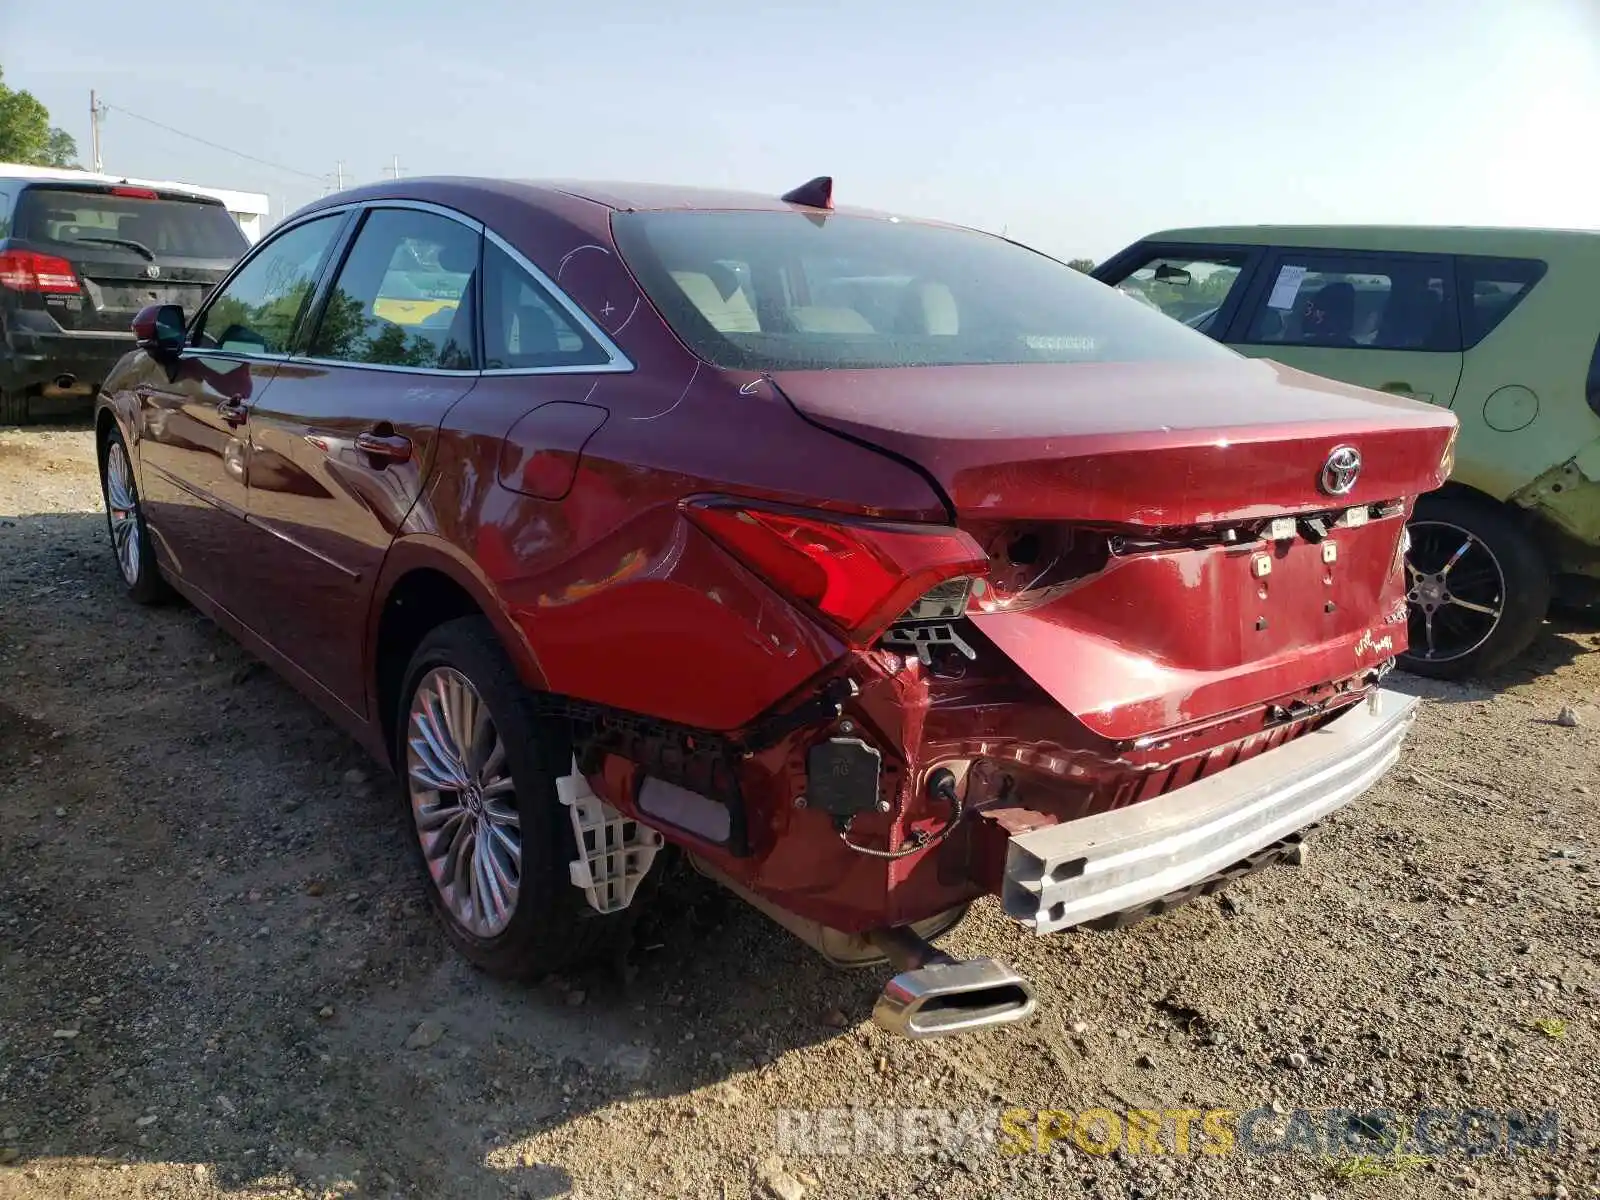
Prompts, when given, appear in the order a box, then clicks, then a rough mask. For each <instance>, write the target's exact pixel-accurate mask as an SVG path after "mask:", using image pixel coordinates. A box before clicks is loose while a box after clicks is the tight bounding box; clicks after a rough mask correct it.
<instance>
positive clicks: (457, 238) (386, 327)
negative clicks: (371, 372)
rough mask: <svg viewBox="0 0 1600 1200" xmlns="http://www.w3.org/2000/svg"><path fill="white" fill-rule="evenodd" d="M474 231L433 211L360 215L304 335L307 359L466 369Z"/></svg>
mask: <svg viewBox="0 0 1600 1200" xmlns="http://www.w3.org/2000/svg"><path fill="white" fill-rule="evenodd" d="M481 240H482V239H481V236H480V235H479V234H478V232H477V231H476V230H474V229H470V228H468V227H467V226H465V225H463V224H461V222H459V221H454V220H451V219H450V218H449V217H444V216H440V215H438V214H437V213H430V212H420V211H417V210H414V209H405V208H379V209H374V210H373V211H372V212H370V213H368V214H367V218H366V220H365V221H364V222H363V223H362V225H361V231H360V232H359V233H357V234H356V239H355V244H354V245H353V246H352V247H351V249H350V253H349V255H348V256H347V257H346V258H345V260H344V265H343V266H341V267H340V268H339V274H338V277H337V278H336V279H335V280H334V285H333V289H332V291H331V292H329V294H328V302H327V305H326V306H325V307H324V309H323V312H322V317H321V320H320V321H319V322H318V324H317V332H316V335H315V336H314V337H313V338H312V340H311V351H310V355H311V357H312V358H321V359H332V360H336V361H339V362H350V363H368V364H371V365H374V366H388V367H429V368H434V369H438V370H452V371H468V370H471V369H472V366H473V350H472V345H473V333H472V323H473V304H472V294H473V284H472V280H473V276H474V274H475V273H476V272H477V269H478V244H479V242H480V241H481Z"/></svg>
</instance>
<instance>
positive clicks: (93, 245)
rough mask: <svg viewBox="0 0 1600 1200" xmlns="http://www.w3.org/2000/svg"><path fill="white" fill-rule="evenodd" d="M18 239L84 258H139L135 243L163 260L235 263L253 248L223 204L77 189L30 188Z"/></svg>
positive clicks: (22, 202) (21, 202)
mask: <svg viewBox="0 0 1600 1200" xmlns="http://www.w3.org/2000/svg"><path fill="white" fill-rule="evenodd" d="M14 236H16V237H18V238H22V239H25V240H27V241H30V242H54V243H56V244H57V245H62V246H81V247H82V252H89V251H93V252H94V253H96V254H103V253H105V252H106V251H108V250H109V251H111V252H112V253H117V252H119V251H120V252H121V253H125V254H137V253H139V251H138V250H137V249H135V248H134V247H133V246H130V245H128V243H129V242H135V243H137V244H138V245H139V246H141V247H143V248H144V249H145V250H147V251H149V252H150V253H151V254H153V255H156V256H157V257H161V258H168V257H171V258H208V259H230V260H231V259H235V258H238V257H239V256H240V255H241V254H243V253H244V252H245V251H246V250H247V249H249V243H247V242H246V241H245V236H244V234H243V233H242V232H240V230H239V226H238V225H236V224H234V220H233V218H232V217H230V216H229V215H228V210H227V209H225V208H223V207H222V205H220V204H208V203H204V202H201V201H198V200H168V199H157V200H151V199H147V198H145V197H141V196H116V195H113V194H112V193H110V192H109V191H106V192H97V191H85V190H80V189H77V188H41V187H30V188H28V189H27V190H26V191H24V192H23V193H22V195H21V196H20V197H19V198H18V200H17V219H16V229H15V233H14Z"/></svg>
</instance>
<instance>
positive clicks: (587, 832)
mask: <svg viewBox="0 0 1600 1200" xmlns="http://www.w3.org/2000/svg"><path fill="white" fill-rule="evenodd" d="M556 794H557V795H558V796H559V797H560V798H561V803H562V804H564V805H566V808H567V813H568V815H569V816H570V817H571V818H572V833H573V837H574V840H576V842H577V844H578V857H577V858H575V859H573V860H572V863H571V866H570V870H571V874H572V885H573V886H574V887H577V888H582V889H583V893H584V895H585V897H587V899H588V901H589V907H590V908H592V909H594V910H595V911H596V912H602V913H613V912H621V911H622V910H623V909H625V908H627V907H628V905H630V904H632V903H633V893H634V892H635V891H636V890H637V889H638V887H639V881H640V880H641V879H643V878H644V877H645V875H646V874H648V873H649V871H650V864H651V863H652V862H654V861H655V857H656V851H658V850H660V849H661V846H662V844H663V841H664V839H663V838H662V836H661V835H660V834H659V833H657V832H656V831H655V830H654V829H651V828H650V827H649V826H648V825H641V824H639V822H638V821H635V820H634V819H633V818H632V817H625V816H623V815H622V814H621V813H619V812H618V811H617V810H616V809H614V808H612V807H611V806H610V805H609V804H607V803H606V802H605V801H604V800H602V799H600V797H599V796H596V795H595V794H594V791H593V790H592V789H591V788H590V787H589V781H588V780H587V779H585V778H584V777H583V775H582V774H581V773H580V772H579V770H578V763H577V760H573V763H572V773H571V774H570V775H566V776H563V777H562V778H560V779H558V780H556Z"/></svg>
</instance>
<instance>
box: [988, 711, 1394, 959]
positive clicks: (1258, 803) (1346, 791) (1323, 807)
mask: <svg viewBox="0 0 1600 1200" xmlns="http://www.w3.org/2000/svg"><path fill="white" fill-rule="evenodd" d="M1416 709H1417V701H1416V700H1415V699H1414V698H1412V697H1409V696H1405V695H1402V694H1401V693H1399V692H1395V691H1391V690H1389V689H1375V690H1374V691H1373V692H1372V693H1371V694H1370V695H1369V696H1368V697H1367V698H1366V699H1365V700H1364V701H1363V702H1361V703H1359V704H1357V705H1355V706H1354V707H1352V708H1351V709H1350V710H1349V711H1348V712H1346V713H1344V714H1342V715H1340V716H1338V717H1336V718H1334V719H1333V720H1331V721H1329V722H1328V723H1327V724H1326V725H1324V726H1322V727H1321V728H1319V729H1316V730H1313V731H1312V732H1310V733H1307V734H1305V735H1304V736H1302V737H1299V738H1296V739H1294V740H1293V741H1290V742H1287V743H1285V744H1284V745H1281V746H1279V747H1277V748H1276V749H1273V750H1269V751H1267V752H1265V753H1263V754H1260V755H1257V756H1256V757H1255V758H1252V759H1250V760H1249V761H1247V762H1243V763H1239V764H1237V765H1236V766H1233V767H1231V768H1229V769H1228V770H1225V771H1221V772H1219V773H1217V774H1216V775H1212V776H1209V777H1207V778H1204V779H1200V780H1197V781H1196V782H1194V783H1191V784H1188V785H1187V786H1185V787H1181V788H1178V789H1176V790H1175V791H1172V792H1169V793H1167V794H1166V795H1163V796H1158V797H1155V798H1152V799H1149V800H1144V801H1140V802H1139V803H1136V804H1130V805H1127V806H1125V807H1123V808H1118V809H1113V810H1111V811H1109V812H1103V813H1097V814H1095V815H1092V816H1087V817H1082V818H1080V819H1078V820H1075V821H1067V822H1063V823H1061V824H1058V825H1051V826H1047V827H1045V828H1042V829H1037V830H1033V831H1030V832H1027V833H1022V834H1018V835H1015V836H1013V837H1012V838H1011V840H1010V843H1009V845H1008V848H1007V854H1006V865H1005V880H1004V887H1003V892H1002V899H1003V901H1004V904H1005V909H1006V912H1007V913H1009V914H1010V915H1011V916H1012V917H1014V918H1016V919H1017V920H1018V921H1020V922H1022V923H1023V924H1025V925H1027V926H1029V927H1030V928H1032V929H1034V930H1036V931H1037V932H1039V933H1049V932H1052V931H1053V930H1057V929H1063V928H1066V927H1068V926H1071V925H1079V924H1082V923H1084V922H1086V921H1092V920H1094V919H1096V918H1098V917H1103V916H1106V915H1108V914H1111V913H1116V912H1122V911H1125V910H1127V909H1133V908H1137V907H1139V906H1141V905H1145V904H1149V903H1150V902H1152V901H1155V900H1159V899H1160V898H1161V897H1163V896H1165V895H1168V894H1169V893H1172V892H1178V891H1182V890H1184V889H1186V888H1189V887H1191V886H1193V885H1194V884H1196V883H1198V882H1200V881H1202V880H1204V879H1206V878H1207V877H1209V876H1212V875H1215V874H1217V873H1218V872H1221V871H1224V870H1226V869H1227V868H1228V867H1229V866H1231V865H1232V864H1234V863H1236V862H1239V861H1241V860H1243V859H1245V858H1247V857H1249V856H1250V855H1251V854H1253V853H1255V852H1256V851H1258V850H1260V849H1262V848H1263V847H1266V846H1269V845H1271V844H1272V843H1274V842H1277V841H1280V840H1282V839H1283V838H1285V837H1287V836H1288V835H1290V834H1292V833H1294V832H1295V831H1297V830H1300V829H1303V828H1305V827H1306V826H1308V825H1311V824H1314V823H1315V822H1317V821H1319V820H1321V819H1322V818H1323V817H1325V816H1327V815H1328V814H1329V813H1331V812H1333V811H1334V810H1335V809H1338V808H1341V807H1343V806H1344V805H1346V804H1348V803H1349V802H1350V801H1352V800H1354V799H1355V798H1356V797H1358V796H1360V795H1361V794H1362V793H1363V792H1365V791H1366V790H1367V789H1368V788H1370V787H1371V786H1372V785H1373V784H1374V783H1376V782H1377V780H1378V779H1379V777H1380V776H1382V775H1383V773H1384V772H1385V771H1387V770H1388V769H1389V767H1390V766H1392V765H1393V763H1394V761H1395V759H1396V757H1398V755H1399V753H1400V746H1401V743H1402V742H1404V740H1405V737H1406V734H1407V732H1408V731H1409V730H1410V728H1411V724H1412V722H1413V721H1414V720H1415V717H1416Z"/></svg>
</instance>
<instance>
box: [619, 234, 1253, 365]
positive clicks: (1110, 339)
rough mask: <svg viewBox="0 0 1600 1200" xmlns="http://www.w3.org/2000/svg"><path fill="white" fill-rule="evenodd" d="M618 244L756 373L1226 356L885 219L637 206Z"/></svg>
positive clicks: (1100, 287) (694, 339)
mask: <svg viewBox="0 0 1600 1200" xmlns="http://www.w3.org/2000/svg"><path fill="white" fill-rule="evenodd" d="M613 229H614V233H615V236H616V240H617V245H618V247H619V248H620V249H621V251H622V254H623V257H624V258H625V259H626V260H627V262H628V265H629V266H630V267H632V268H633V271H634V273H635V274H636V275H637V276H638V278H639V280H640V282H641V283H642V284H643V286H644V289H645V291H646V292H648V293H649V295H650V298H651V300H653V301H654V302H655V304H656V307H657V308H658V309H660V310H661V313H662V315H663V316H664V317H665V318H666V320H667V322H668V323H669V324H670V325H672V327H673V328H674V329H675V330H677V332H678V334H679V335H680V336H681V337H682V338H683V339H684V340H685V341H686V342H688V344H689V345H690V347H691V348H693V350H694V351H695V352H696V353H697V354H699V355H700V356H701V357H702V358H704V359H706V360H707V361H708V362H711V363H714V364H716V365H718V366H723V367H733V368H740V369H745V370H752V371H778V370H802V369H810V368H818V367H851V368H860V367H908V366H945V365H952V366H953V365H962V364H983V363H1076V362H1139V361H1151V360H1191V359H1193V360H1198V359H1211V358H1219V357H1231V356H1232V354H1233V352H1232V351H1230V350H1228V349H1226V348H1224V347H1222V346H1219V345H1218V344H1217V343H1215V342H1213V341H1211V340H1210V339H1208V338H1206V337H1204V336H1202V335H1200V334H1197V333H1195V332H1194V331H1192V330H1189V329H1185V328H1184V327H1183V326H1182V325H1180V324H1178V323H1177V322H1176V321H1172V320H1169V319H1167V318H1166V317H1164V316H1162V315H1161V314H1160V313H1159V312H1157V311H1154V310H1152V309H1149V308H1146V307H1144V306H1142V305H1138V304H1132V303H1129V301H1128V299H1127V298H1126V297H1125V296H1121V295H1119V294H1118V293H1117V292H1116V291H1114V290H1113V289H1111V288H1108V287H1106V286H1105V285H1104V284H1101V283H1098V282H1096V281H1095V280H1093V279H1090V278H1089V277H1088V276H1086V275H1083V274H1082V273H1080V272H1078V271H1075V270H1073V269H1072V268H1071V267H1068V266H1066V265H1065V264H1064V263H1059V262H1056V261H1055V260H1053V259H1050V258H1046V257H1045V256H1044V255H1041V254H1036V253H1034V252H1033V251H1031V250H1028V249H1026V248H1024V247H1022V246H1018V245H1015V244H1013V243H1011V242H1007V241H1005V240H1003V239H1001V238H997V237H992V236H990V235H988V234H982V233H976V232H973V231H971V230H964V229H953V228H946V227H941V226H934V225H922V224H917V223H914V222H909V221H899V220H895V219H892V218H884V217H855V216H826V217H819V216H817V215H814V214H806V213H799V212H796V213H786V212H644V213H618V214H617V215H616V216H615V217H614V218H613Z"/></svg>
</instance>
